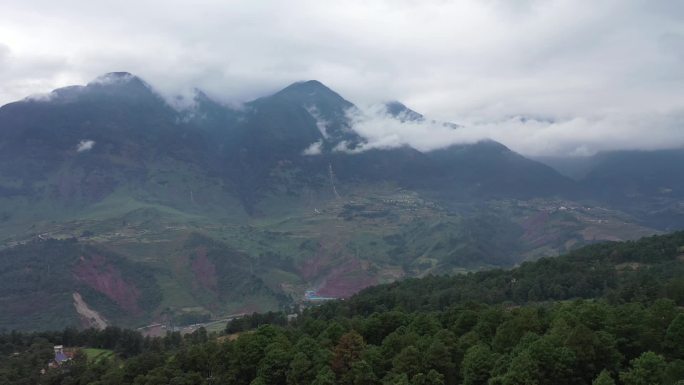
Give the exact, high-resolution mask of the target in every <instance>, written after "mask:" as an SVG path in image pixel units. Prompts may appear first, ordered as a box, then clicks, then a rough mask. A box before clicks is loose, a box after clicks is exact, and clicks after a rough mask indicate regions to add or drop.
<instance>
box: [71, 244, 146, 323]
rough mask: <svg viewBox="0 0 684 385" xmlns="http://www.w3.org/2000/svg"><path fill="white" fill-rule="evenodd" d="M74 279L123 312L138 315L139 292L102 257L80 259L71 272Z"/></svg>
mask: <svg viewBox="0 0 684 385" xmlns="http://www.w3.org/2000/svg"><path fill="white" fill-rule="evenodd" d="M73 274H74V278H75V279H76V280H78V281H79V282H82V283H84V284H85V285H87V286H89V287H91V288H92V289H94V290H96V291H98V292H100V293H102V294H104V295H105V296H107V298H109V299H111V300H112V301H114V302H115V303H116V304H117V305H119V306H120V307H121V308H122V309H123V310H125V311H126V312H128V313H131V314H137V313H140V307H139V306H138V298H139V297H140V290H138V288H137V287H135V285H133V284H131V283H128V282H126V281H125V280H124V279H123V278H122V277H121V271H120V270H119V269H118V268H117V267H116V266H114V265H112V264H110V263H108V262H107V259H106V258H105V257H103V256H99V255H96V256H92V257H81V259H80V261H79V263H78V265H76V267H75V268H74V270H73Z"/></svg>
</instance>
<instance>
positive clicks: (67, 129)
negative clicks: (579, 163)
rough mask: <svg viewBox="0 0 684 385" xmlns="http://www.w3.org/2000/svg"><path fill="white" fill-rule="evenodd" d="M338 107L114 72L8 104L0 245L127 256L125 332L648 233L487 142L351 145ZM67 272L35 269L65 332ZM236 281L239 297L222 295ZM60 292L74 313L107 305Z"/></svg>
mask: <svg viewBox="0 0 684 385" xmlns="http://www.w3.org/2000/svg"><path fill="white" fill-rule="evenodd" d="M386 109H387V116H386V118H387V119H395V120H396V121H397V122H406V121H411V122H421V121H426V120H427V118H426V117H424V116H422V115H421V114H419V113H417V112H415V111H412V110H410V109H409V108H408V107H406V106H404V105H403V104H401V103H398V102H394V103H389V104H388V105H387V106H386ZM350 111H352V112H354V113H361V114H362V113H364V112H363V111H361V110H360V109H358V108H357V107H356V106H354V104H352V103H351V102H349V101H347V100H346V99H344V98H343V97H342V96H341V95H339V94H338V93H336V92H335V91H333V90H331V89H330V88H328V87H326V86H325V85H324V84H322V83H320V82H318V81H305V82H297V83H294V84H292V85H290V86H288V87H286V88H284V89H282V90H280V91H278V92H275V93H273V94H271V95H268V96H264V97H261V98H257V99H255V100H252V101H249V102H246V103H244V104H243V105H242V106H240V107H239V108H238V107H235V106H227V105H224V104H222V103H220V102H218V101H216V100H213V99H211V98H210V97H209V96H207V95H206V94H204V93H202V92H201V91H198V92H197V93H196V95H195V97H194V100H193V103H192V104H191V106H190V107H187V108H178V107H174V106H172V104H169V103H168V102H167V101H166V100H165V99H164V98H162V97H161V96H160V95H159V94H158V93H157V92H156V91H155V89H154V87H153V86H151V85H150V84H148V83H146V82H145V81H144V80H142V79H140V78H139V77H137V76H135V75H132V74H129V73H110V74H106V75H103V76H101V77H98V78H97V79H95V80H93V81H92V82H90V83H88V84H87V85H84V86H73V87H66V88H61V89H57V90H55V91H53V92H52V93H50V94H47V95H43V96H40V97H32V98H27V99H24V100H21V101H17V102H14V103H10V104H7V105H5V106H2V107H0V248H1V249H3V250H5V251H3V252H2V253H5V252H6V253H13V254H12V255H15V256H16V258H17V261H16V263H17V264H18V265H17V266H21V263H23V262H22V261H21V259H22V258H24V257H23V255H24V254H26V258H27V261H30V255H32V254H33V253H34V252H35V250H34V249H32V248H35V247H38V248H40V247H44V246H40V245H41V243H40V242H37V241H41V240H48V239H52V240H67V239H72V238H75V239H77V240H78V244H79V246H78V247H86V246H87V247H92V248H93V250H97V253H102V254H106V255H110V254H111V255H116V256H117V258H119V259H120V260H121V261H123V262H121V263H122V264H123V263H125V264H129V265H131V266H139V267H140V268H141V269H142V270H144V271H148V272H149V274H152V275H153V276H154V277H155V280H156V282H157V285H158V291H159V293H160V294H159V295H160V296H161V298H160V299H159V301H158V302H156V303H150V304H148V306H145V307H143V308H141V309H140V313H139V314H137V315H135V316H130V313H126V312H124V313H122V314H124V315H125V316H121V317H118V316H116V317H112V316H109V317H108V316H103V317H104V319H106V320H107V321H108V322H109V324H119V325H124V326H143V325H144V324H145V323H148V322H154V323H169V322H172V321H173V320H176V319H194V318H196V317H199V318H202V319H204V318H206V317H209V318H212V319H221V318H223V317H225V316H229V315H231V314H235V313H241V312H245V311H246V312H251V311H267V310H278V309H280V308H281V307H282V306H286V305H289V304H297V303H301V302H302V301H304V293H305V292H306V291H307V290H314V291H316V292H318V293H320V294H321V295H324V296H330V297H335V298H344V297H349V296H350V295H352V294H354V293H356V292H358V291H359V290H361V289H363V288H365V287H368V286H370V285H375V284H381V283H387V282H392V281H395V280H398V279H402V278H406V277H421V276H426V275H429V274H433V273H436V272H439V273H443V272H448V273H454V274H456V273H463V272H467V271H477V270H482V269H489V268H497V267H510V266H514V265H516V264H518V263H521V262H523V261H528V260H536V259H538V258H541V257H546V256H555V255H559V254H561V253H565V252H567V251H570V250H572V249H575V248H577V247H580V246H582V245H586V244H590V243H593V242H597V241H602V240H613V241H619V240H628V239H635V238H638V237H642V236H645V235H651V234H655V233H658V232H660V231H662V227H660V226H659V224H658V223H655V222H648V221H647V220H648V218H651V217H652V214H653V213H652V212H651V213H650V214H649V213H647V212H644V211H638V210H632V211H629V212H626V211H627V210H626V209H624V208H621V207H616V206H614V205H612V204H611V203H609V202H605V200H604V199H602V198H601V197H599V196H598V195H595V194H594V195H592V194H588V193H587V190H586V189H585V184H582V183H578V182H575V181H573V180H572V179H570V178H567V177H564V176H562V175H560V174H559V173H558V172H556V171H555V170H554V169H552V168H550V167H548V166H546V165H544V164H542V163H539V162H537V161H534V160H530V159H528V158H525V157H524V156H522V155H520V154H517V153H515V152H514V151H511V150H510V149H509V148H507V147H506V146H505V145H503V144H501V143H497V142H493V141H481V142H477V143H469V144H458V145H453V146H450V147H446V148H443V149H438V150H434V151H423V152H421V151H418V150H416V149H414V148H411V147H409V146H404V147H399V148H388V149H380V148H374V149H368V150H366V151H361V149H362V148H363V145H364V144H365V143H366V141H367V139H366V138H364V137H362V136H361V135H359V134H358V133H357V132H356V131H355V130H354V127H353V121H352V120H351V119H350V118H349V116H348V115H349V113H350ZM444 124H446V125H448V127H450V128H451V129H454V130H457V129H459V127H460V126H458V125H456V124H450V123H444ZM606 183H612V182H606ZM597 189H598V187H597ZM598 190H600V189H598ZM650 193H651V190H648V191H646V192H645V193H644V194H650ZM653 215H654V214H653ZM668 226H669V227H667V228H670V229H672V228H678V227H677V226H679V222H677V220H676V218H675V220H674V222H671V223H670V225H668ZM197 239H201V240H202V241H201V242H200V244H197V245H195V243H196V242H195V241H196V240H197ZM193 240H195V241H193ZM36 242H37V243H36ZM31 245H33V246H31ZM188 245H194V246H192V247H191V246H188ZM77 250H78V249H73V250H71V251H70V252H69V255H68V256H65V257H64V258H67V260H68V261H72V260H74V259H75V258H78V257H79V255H78V254H79V252H78V251H77ZM205 251H206V252H207V254H206V256H203V255H204V253H205ZM52 253H53V251H52V250H46V251H45V254H46V255H52ZM53 258H55V260H56V261H61V259H60V258H62V257H59V256H54V257H53ZM117 261H118V260H117ZM116 264H117V265H118V264H119V262H116ZM65 269H66V268H65ZM67 270H68V269H67ZM67 270H65V271H64V272H61V273H63V274H62V275H57V276H54V278H55V279H62V280H65V281H66V282H68V283H67V286H66V287H68V289H65V291H64V292H63V295H64V297H63V300H62V301H61V302H59V303H61V304H62V305H60V306H64V308H63V309H65V310H63V311H59V312H58V313H59V314H60V315H59V316H55V317H54V318H50V319H47V320H48V321H46V322H47V323H46V324H44V325H42V326H43V327H62V326H65V325H68V324H69V325H71V324H73V325H81V323H80V322H81V321H80V318H79V317H78V315H77V314H76V313H75V309H70V310H68V308H69V304H70V303H71V302H72V300H71V299H70V298H71V297H73V292H74V291H78V290H75V289H74V288H75V286H74V284H73V282H71V281H73V279H72V278H70V277H73V273H70V272H69V271H67ZM52 272H53V270H51V274H52ZM0 273H2V272H0ZM61 273H60V274H61ZM223 273H226V274H227V273H234V275H231V274H228V275H227V276H229V277H230V279H229V280H228V281H226V278H221V277H222V274H223ZM2 274H4V273H2ZM8 274H9V273H8ZM13 274H14V273H13ZM26 274H27V275H28V276H29V277H30V276H31V273H30V272H28V273H26ZM51 277H53V275H51ZM122 277H123V279H124V280H125V279H128V278H130V279H134V278H133V277H127V276H126V274H123V275H122ZM222 279H223V280H224V281H222ZM246 288H253V289H254V295H250V296H247V297H241V296H240V295H237V294H236V295H229V294H228V293H229V292H231V291H232V290H237V292H238V293H239V292H241V291H240V290H242V292H246V290H247V289H246ZM78 292H79V293H80V294H82V297H81V299H82V300H83V301H84V302H85V303H86V304H87V305H88V306H89V307H90V310H93V311H95V312H97V313H100V314H106V313H108V312H110V311H111V309H113V307H112V306H110V305H111V304H107V303H106V302H98V301H95V300H94V299H92V298H91V297H90V296H88V295H86V294H83V293H81V292H80V291H78ZM67 294H68V295H67ZM17 295H20V294H17ZM70 296H71V297H70ZM18 298H19V297H18ZM13 311H14V310H13ZM67 313H69V314H67ZM126 314H128V315H126ZM31 317H33V315H30V314H29V313H23V312H21V311H19V310H17V313H16V314H14V318H13V321H12V322H9V321H7V322H4V321H3V322H0V328H13V327H18V326H21V327H22V328H25V329H32V328H35V327H37V325H38V324H37V323H35V322H34V321H32V320H34V319H33V318H31ZM86 324H87V323H86Z"/></svg>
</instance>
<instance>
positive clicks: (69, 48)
mask: <svg viewBox="0 0 684 385" xmlns="http://www.w3.org/2000/svg"><path fill="white" fill-rule="evenodd" d="M2 8H3V9H2V13H0V84H2V87H0V104H4V103H6V102H10V101H13V100H19V99H22V98H24V97H25V96H26V95H31V94H36V93H45V92H49V91H50V90H51V89H52V88H55V87H58V86H64V85H69V84H84V83H86V82H88V81H89V80H91V79H93V78H95V77H96V76H98V75H101V74H103V73H106V72H111V71H129V72H132V73H134V74H137V75H140V76H141V77H142V78H144V79H145V80H147V81H149V82H150V84H152V85H154V87H155V88H156V89H158V90H159V91H160V92H161V93H163V94H165V95H171V94H183V95H191V94H192V92H191V90H192V89H193V88H194V87H199V88H201V89H204V90H206V91H207V92H208V93H209V94H210V95H212V96H216V97H219V98H220V99H221V100H222V101H224V102H235V101H244V100H248V99H251V98H254V97H257V96H262V95H264V94H266V93H269V92H272V91H275V90H277V89H278V88H281V87H283V86H284V85H286V84H289V83H291V82H293V81H297V80H306V79H318V80H320V81H322V82H324V83H325V84H327V85H328V86H330V87H331V88H333V89H334V90H336V91H338V92H339V93H340V94H342V95H343V96H345V97H347V98H348V99H349V100H351V101H354V102H357V103H360V104H370V103H374V102H377V101H379V100H384V99H388V98H391V99H397V100H401V101H402V102H405V103H406V104H408V105H410V106H412V107H413V108H415V109H416V110H417V111H419V112H421V113H424V114H425V115H427V116H430V117H433V118H436V119H440V120H443V121H458V122H459V123H460V122H472V124H474V125H477V130H476V131H477V132H482V133H484V132H491V133H492V135H494V134H496V136H497V137H500V138H506V139H507V140H509V142H508V143H507V142H504V143H505V144H507V145H509V146H511V147H514V148H517V149H520V150H521V151H526V152H528V153H539V152H549V151H551V149H555V148H558V149H563V150H567V149H569V148H580V147H581V146H583V145H584V146H586V148H589V149H591V150H590V151H593V148H597V147H600V146H599V144H600V143H598V142H599V141H598V139H596V138H597V137H602V138H606V139H611V140H612V139H613V138H618V139H619V140H618V141H619V142H620V143H624V145H625V146H632V147H633V146H642V145H644V146H647V145H653V146H655V145H666V144H667V142H668V140H667V139H668V138H672V136H671V135H675V137H674V139H676V140H674V141H673V142H677V140H678V136H676V134H677V132H673V131H672V126H668V127H669V128H665V127H654V126H652V125H651V124H661V123H662V124H675V123H676V122H677V121H678V120H677V118H676V116H678V113H677V111H682V110H683V109H684V95H683V93H684V91H683V90H684V54H682V52H683V51H682V49H681V48H682V47H683V46H684V3H682V2H679V1H655V2H654V1H646V0H597V1H592V2H590V3H585V2H577V1H575V0H547V1H536V0H525V1H510V0H505V1H504V0H485V1H481V0H463V1H443V0H426V1H414V0H378V1H373V2H368V1H364V0H349V1H344V2H328V1H318V0H292V1H288V2H281V1H274V0H266V1H259V2H254V1H248V0H234V1H230V2H226V1H222V0H204V1H202V2H199V3H197V2H192V3H188V2H185V1H181V0H168V1H164V2H160V1H153V0H140V1H135V2H133V1H131V0H129V1H126V0H124V1H117V2H114V1H98V2H91V1H85V0H70V1H68V2H55V1H48V0H25V1H15V2H9V3H8V4H3V7H2ZM160 9H163V10H164V12H160ZM511 116H544V117H550V118H552V119H553V120H554V121H555V122H557V123H555V124H546V123H544V124H542V123H543V122H542V123H540V124H539V126H538V127H537V125H535V124H532V123H524V124H523V123H515V120H514V119H510V117H511ZM623 123H628V126H622V124H623ZM495 127H498V128H495ZM532 127H537V128H539V129H540V130H541V131H540V132H536V131H533V130H531V128H532ZM680 127H681V126H680ZM563 129H572V130H577V132H574V131H573V132H569V133H568V132H559V131H560V130H563ZM585 129H592V130H598V132H599V133H601V135H598V134H595V133H591V134H588V133H586V132H583V131H582V130H585ZM638 130H641V131H638ZM637 131H638V132H637ZM551 133H553V134H558V135H560V136H561V137H562V138H563V139H553V138H551ZM621 133H622V134H621ZM402 135H403V136H402V138H404V139H401V138H400V139H397V140H405V138H407V136H406V135H408V134H402ZM445 135H454V134H453V133H445ZM459 135H460V134H459ZM469 135H470V134H469ZM473 135H474V134H473ZM655 135H663V136H661V137H659V138H654V136H655ZM474 136H477V135H474ZM525 136H527V138H525ZM621 137H625V138H629V140H631V141H630V142H629V143H627V142H626V141H624V140H622V139H620V138H621ZM418 139H420V140H419V142H418V144H417V145H418V146H425V145H427V144H426V143H428V142H429V140H428V139H423V138H418ZM590 139H591V140H594V141H595V142H596V143H595V142H587V143H578V142H580V141H582V140H590ZM386 140H390V139H389V138H386ZM561 141H562V142H561ZM539 146H541V147H539Z"/></svg>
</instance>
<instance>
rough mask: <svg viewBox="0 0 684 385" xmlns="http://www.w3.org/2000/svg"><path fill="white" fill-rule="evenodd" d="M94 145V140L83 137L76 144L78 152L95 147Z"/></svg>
mask: <svg viewBox="0 0 684 385" xmlns="http://www.w3.org/2000/svg"><path fill="white" fill-rule="evenodd" d="M93 146H95V141H94V140H89V139H83V140H81V141H80V142H78V145H76V152H84V151H90V150H92V149H93Z"/></svg>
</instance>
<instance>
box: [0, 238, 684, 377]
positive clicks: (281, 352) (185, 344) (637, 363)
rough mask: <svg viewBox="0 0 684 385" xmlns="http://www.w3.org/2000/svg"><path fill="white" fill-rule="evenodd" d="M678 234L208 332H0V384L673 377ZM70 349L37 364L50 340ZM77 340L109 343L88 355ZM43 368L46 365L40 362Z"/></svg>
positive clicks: (678, 331)
mask: <svg viewBox="0 0 684 385" xmlns="http://www.w3.org/2000/svg"><path fill="white" fill-rule="evenodd" d="M683 247H684V232H678V233H672V234H669V235H662V236H653V237H648V238H644V239H641V240H639V241H633V242H622V243H604V244H596V245H592V246H588V247H584V248H582V249H579V250H577V251H574V252H572V253H570V254H567V255H565V256H561V257H558V258H548V259H541V260H539V261H535V262H527V263H524V264H522V265H520V266H519V267H516V268H514V269H510V270H493V271H485V272H477V273H469V274H465V275H458V276H432V277H426V278H421V279H409V280H404V281H401V282H397V283H393V284H389V285H381V286H377V287H372V288H369V289H366V290H364V291H362V292H361V293H359V294H357V295H355V296H353V297H352V298H349V299H348V300H340V301H333V302H329V303H326V304H323V305H320V306H316V307H310V308H308V309H304V310H303V311H301V312H300V313H299V314H298V316H297V317H296V318H294V319H292V318H293V317H289V318H290V320H289V321H288V317H286V314H285V313H269V314H254V315H251V316H247V317H244V318H241V319H238V320H235V321H233V322H231V323H229V324H228V326H227V328H226V330H225V331H224V332H223V333H220V334H208V333H207V331H206V330H204V329H199V330H197V331H195V332H194V333H191V334H186V335H183V336H182V335H180V334H179V333H168V334H167V335H166V336H165V337H161V338H149V337H143V336H142V335H140V334H139V333H137V332H135V331H131V330H125V329H119V328H115V327H108V328H106V329H104V330H101V331H97V330H93V329H87V330H81V331H79V330H76V329H65V330H63V331H54V332H39V333H18V332H10V333H6V334H3V335H0V383H2V384H83V385H85V384H97V385H110V384H111V385H114V384H138V385H143V384H149V385H153V384H174V385H182V384H207V385H208V384H239V385H260V384H264V385H266V384H268V385H271V384H281V385H300V384H302V385H303V384H316V385H323V384H330V385H333V384H340V385H357V384H358V385H360V384H371V385H372V384H377V385H380V384H383V385H384V384H407V385H408V384H411V385H414V384H415V385H441V384H465V385H476V384H489V385H499V384H502V385H503V384H511V385H512V384H539V385H543V384H561V385H562V384H573V385H574V384H587V385H589V384H601V385H604V384H624V385H642V384H644V385H645V384H679V385H681V384H684V310H683V308H682V306H684V248H683ZM55 344H62V345H64V346H66V347H74V348H75V354H74V357H73V359H72V360H70V361H68V362H66V363H64V364H62V365H60V366H57V367H55V368H49V369H48V368H47V364H48V362H49V361H50V359H51V358H52V355H53V351H52V348H53V345H55ZM86 348H96V349H107V350H111V351H112V352H114V354H112V355H111V356H109V357H108V358H106V359H93V358H92V357H89V356H88V355H87V354H85V351H86ZM42 369H45V370H44V371H42V372H41V370H42Z"/></svg>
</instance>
